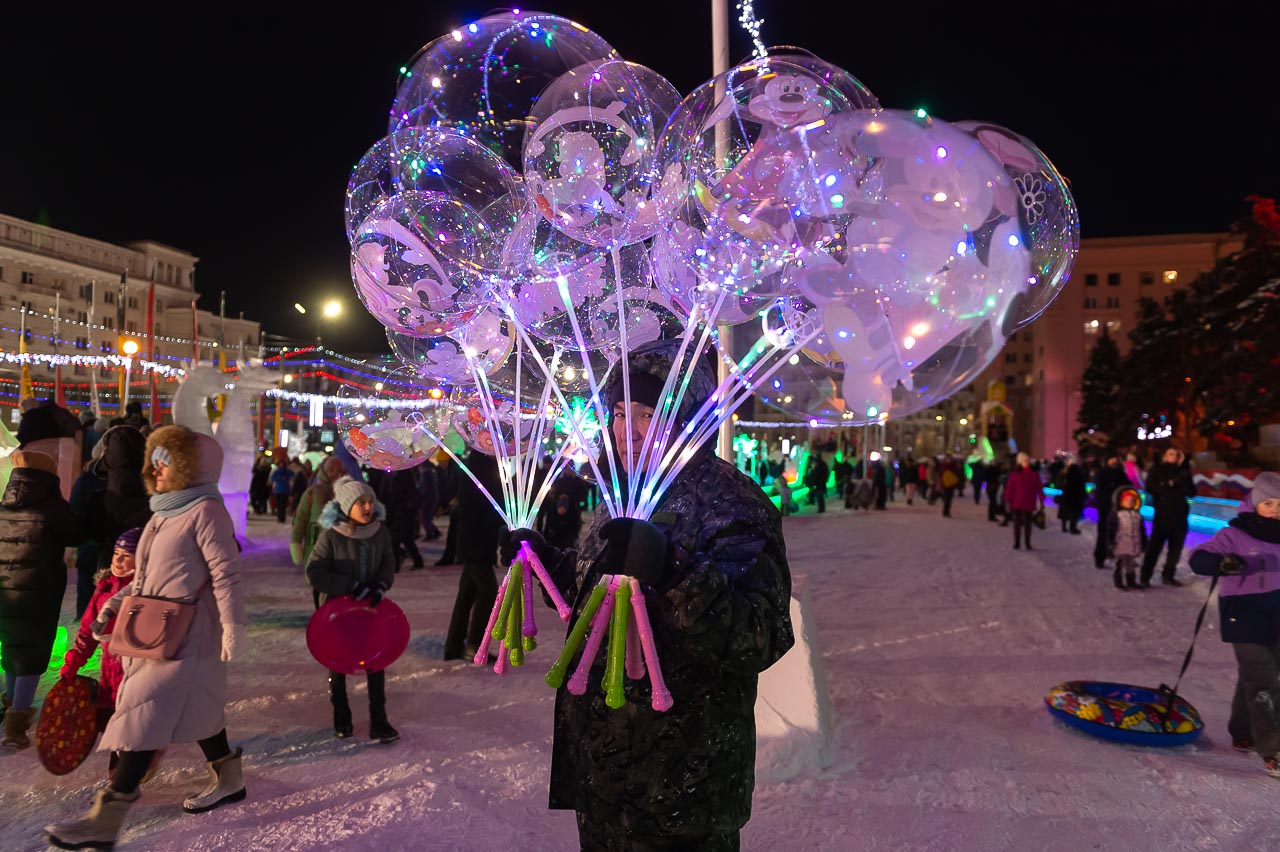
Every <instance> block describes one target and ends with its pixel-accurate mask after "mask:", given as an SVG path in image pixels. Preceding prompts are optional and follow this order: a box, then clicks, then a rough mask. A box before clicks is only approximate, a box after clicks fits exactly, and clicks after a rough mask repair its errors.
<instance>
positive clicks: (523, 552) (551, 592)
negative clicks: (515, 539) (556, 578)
mask: <svg viewBox="0 0 1280 852" xmlns="http://www.w3.org/2000/svg"><path fill="white" fill-rule="evenodd" d="M520 556H521V558H523V559H524V563H525V564H526V565H532V566H533V570H534V572H535V573H537V575H538V582H539V583H541V584H542V588H544V589H546V592H547V595H548V596H549V597H550V598H551V602H552V603H553V604H555V607H556V612H557V613H558V614H559V615H560V620H561V621H563V622H566V623H567V622H568V621H569V616H571V615H573V608H572V607H570V606H569V605H568V604H567V603H565V601H564V597H563V596H562V595H561V594H560V590H559V589H557V588H556V584H555V583H553V582H551V575H550V574H548V573H547V569H546V568H545V567H543V565H542V560H540V559H538V554H536V553H534V552H533V548H532V547H530V546H529V542H527V541H522V542H520Z"/></svg>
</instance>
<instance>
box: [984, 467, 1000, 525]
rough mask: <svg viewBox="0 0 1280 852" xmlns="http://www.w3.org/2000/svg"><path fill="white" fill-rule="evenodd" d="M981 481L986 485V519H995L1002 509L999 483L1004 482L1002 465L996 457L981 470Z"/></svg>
mask: <svg viewBox="0 0 1280 852" xmlns="http://www.w3.org/2000/svg"><path fill="white" fill-rule="evenodd" d="M982 481H983V482H984V483H986V486H987V520H988V521H997V520H999V518H998V517H997V515H1000V514H1003V511H1004V503H1003V502H1002V499H1003V497H1002V495H1001V494H1000V485H1001V483H1002V482H1004V465H1002V464H1001V463H1000V461H999V460H998V459H992V460H991V461H990V462H988V463H987V466H986V467H985V468H983V470H982Z"/></svg>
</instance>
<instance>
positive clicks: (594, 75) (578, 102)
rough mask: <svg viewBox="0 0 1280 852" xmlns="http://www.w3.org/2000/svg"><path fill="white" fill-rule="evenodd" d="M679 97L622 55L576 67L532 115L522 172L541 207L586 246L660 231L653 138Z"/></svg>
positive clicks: (610, 243) (635, 239)
mask: <svg viewBox="0 0 1280 852" xmlns="http://www.w3.org/2000/svg"><path fill="white" fill-rule="evenodd" d="M679 103H680V94H679V93H678V92H677V91H676V90H675V88H674V87H673V86H672V85H671V84H670V83H669V82H667V81H666V79H664V78H663V77H662V76H660V75H659V74H657V73H656V72H654V71H652V70H650V69H648V68H645V67H644V66H642V65H636V64H635V63H631V62H623V61H621V60H611V61H601V62H595V63H590V64H588V65H584V66H581V67H579V68H574V69H572V70H570V71H568V72H567V73H565V74H564V75H562V76H561V77H560V78H558V79H557V80H555V81H554V82H552V83H551V85H549V86H548V87H547V88H546V89H545V90H544V91H543V92H542V94H541V95H540V96H539V97H538V100H537V103H535V104H534V107H533V111H532V113H531V114H530V119H531V124H530V127H529V131H528V134H527V136H526V139H525V145H524V173H525V175H526V177H527V179H528V181H529V183H530V187H531V189H530V192H531V194H532V195H533V197H534V198H535V201H536V204H537V208H538V210H539V212H540V213H541V214H542V215H543V216H545V217H546V218H547V220H548V221H549V222H550V223H551V224H552V225H553V226H555V227H556V228H558V229H560V230H562V231H563V232H565V233H566V234H568V235H569V236H572V237H574V238H575V239H578V240H580V241H582V242H584V243H589V244H591V245H596V246H602V247H606V248H608V247H613V246H619V245H629V244H631V243H635V242H639V241H640V240H643V239H646V238H648V237H650V236H652V235H653V233H654V232H655V231H656V230H657V229H658V223H659V220H658V217H657V213H658V209H657V203H656V201H655V199H654V194H655V193H661V192H665V191H668V190H669V189H670V188H671V185H670V182H667V183H666V184H664V182H663V175H662V173H661V172H660V171H659V169H658V165H657V159H656V142H657V137H658V133H659V132H661V130H662V127H663V126H664V125H665V124H666V122H667V118H668V117H669V116H670V114H671V113H672V111H674V110H675V108H676V107H677V106H678V105H679Z"/></svg>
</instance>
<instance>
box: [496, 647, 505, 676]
mask: <svg viewBox="0 0 1280 852" xmlns="http://www.w3.org/2000/svg"><path fill="white" fill-rule="evenodd" d="M493 673H494V674H506V673H507V646H506V644H505V643H503V642H499V643H498V662H496V663H494V664H493Z"/></svg>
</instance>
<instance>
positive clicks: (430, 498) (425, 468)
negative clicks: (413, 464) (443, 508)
mask: <svg viewBox="0 0 1280 852" xmlns="http://www.w3.org/2000/svg"><path fill="white" fill-rule="evenodd" d="M436 474H437V469H436V466H435V463H434V462H424V463H423V464H420V465H418V513H419V514H420V515H421V516H422V520H423V521H429V520H431V519H432V518H434V517H435V516H436V509H437V508H438V507H439V505H440V488H439V481H438V479H437V475H436Z"/></svg>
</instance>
